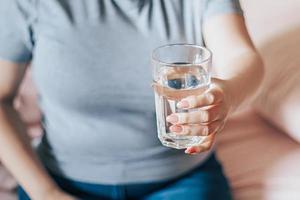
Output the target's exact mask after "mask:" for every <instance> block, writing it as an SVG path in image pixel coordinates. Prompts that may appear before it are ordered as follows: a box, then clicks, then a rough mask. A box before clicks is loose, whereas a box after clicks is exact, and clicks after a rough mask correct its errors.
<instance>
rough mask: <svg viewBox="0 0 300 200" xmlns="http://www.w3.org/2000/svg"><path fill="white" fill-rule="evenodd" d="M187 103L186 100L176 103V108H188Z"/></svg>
mask: <svg viewBox="0 0 300 200" xmlns="http://www.w3.org/2000/svg"><path fill="white" fill-rule="evenodd" d="M188 107H189V102H188V101H187V100H182V101H179V102H178V103H177V108H188Z"/></svg>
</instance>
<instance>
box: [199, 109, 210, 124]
mask: <svg viewBox="0 0 300 200" xmlns="http://www.w3.org/2000/svg"><path fill="white" fill-rule="evenodd" d="M200 113H201V114H200V115H201V119H202V121H203V122H207V121H208V120H209V117H210V113H209V112H208V111H207V110H203V111H201V112H200Z"/></svg>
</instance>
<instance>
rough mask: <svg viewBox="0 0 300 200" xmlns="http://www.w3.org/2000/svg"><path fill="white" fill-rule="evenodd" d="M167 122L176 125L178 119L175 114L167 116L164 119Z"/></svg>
mask: <svg viewBox="0 0 300 200" xmlns="http://www.w3.org/2000/svg"><path fill="white" fill-rule="evenodd" d="M166 120H167V122H171V123H176V122H177V121H178V117H177V115H175V114H172V115H169V116H168V117H167V118H166Z"/></svg>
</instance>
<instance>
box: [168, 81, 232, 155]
mask: <svg viewBox="0 0 300 200" xmlns="http://www.w3.org/2000/svg"><path fill="white" fill-rule="evenodd" d="M225 83H226V81H223V80H219V79H212V83H211V85H210V88H209V89H208V90H207V91H206V92H205V93H203V94H195V95H192V96H188V97H186V98H184V99H181V100H180V101H179V102H178V104H177V107H178V108H181V109H194V110H191V111H190V112H186V113H185V112H182V113H173V114H171V115H169V116H168V117H167V118H166V120H167V121H168V122H170V123H171V124H172V125H171V127H170V130H171V131H172V132H173V133H177V134H178V135H193V136H207V137H206V138H205V140H204V142H203V143H201V144H199V145H197V146H193V147H189V148H187V149H186V150H185V153H187V154H196V153H201V152H204V151H208V150H209V149H210V148H211V147H212V145H213V143H214V139H215V135H216V134H217V133H218V132H220V131H221V129H222V128H223V126H224V123H225V120H226V117H227V115H228V113H229V112H230V110H231V107H232V100H231V99H232V98H231V95H230V92H229V90H228V89H227V87H226V84H225ZM195 108H197V109H195Z"/></svg>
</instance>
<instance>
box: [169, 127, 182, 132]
mask: <svg viewBox="0 0 300 200" xmlns="http://www.w3.org/2000/svg"><path fill="white" fill-rule="evenodd" d="M170 130H171V131H172V132H177V133H180V132H181V131H182V127H181V126H171V127H170Z"/></svg>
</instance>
